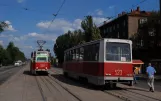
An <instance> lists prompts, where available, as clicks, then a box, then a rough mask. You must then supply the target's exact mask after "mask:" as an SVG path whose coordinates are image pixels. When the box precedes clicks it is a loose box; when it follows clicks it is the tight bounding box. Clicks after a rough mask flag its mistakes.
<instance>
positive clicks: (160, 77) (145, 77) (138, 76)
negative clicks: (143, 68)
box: [136, 74, 161, 80]
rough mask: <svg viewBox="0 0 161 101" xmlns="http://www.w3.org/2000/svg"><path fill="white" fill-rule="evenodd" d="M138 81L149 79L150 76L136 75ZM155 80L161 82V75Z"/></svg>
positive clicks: (156, 76)
mask: <svg viewBox="0 0 161 101" xmlns="http://www.w3.org/2000/svg"><path fill="white" fill-rule="evenodd" d="M136 77H137V79H147V78H148V76H147V75H146V74H138V75H136ZM154 78H155V80H161V75H155V76H154Z"/></svg>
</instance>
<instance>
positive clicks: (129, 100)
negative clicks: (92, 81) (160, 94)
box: [104, 88, 161, 101]
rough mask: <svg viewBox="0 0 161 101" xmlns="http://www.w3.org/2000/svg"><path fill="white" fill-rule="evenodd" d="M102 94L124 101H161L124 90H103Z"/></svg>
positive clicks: (160, 100)
mask: <svg viewBox="0 0 161 101" xmlns="http://www.w3.org/2000/svg"><path fill="white" fill-rule="evenodd" d="M104 92H105V93H107V94H110V95H112V96H115V97H118V98H120V99H122V100H124V101H161V99H157V98H154V97H150V96H147V95H144V94H141V93H136V92H133V91H130V90H127V89H124V88H122V89H120V90H104Z"/></svg>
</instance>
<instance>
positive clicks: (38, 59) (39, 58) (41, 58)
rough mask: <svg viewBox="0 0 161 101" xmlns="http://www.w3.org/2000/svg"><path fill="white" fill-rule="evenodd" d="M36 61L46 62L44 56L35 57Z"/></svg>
mask: <svg viewBox="0 0 161 101" xmlns="http://www.w3.org/2000/svg"><path fill="white" fill-rule="evenodd" d="M37 62H47V58H46V57H37Z"/></svg>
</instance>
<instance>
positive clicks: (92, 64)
mask: <svg viewBox="0 0 161 101" xmlns="http://www.w3.org/2000/svg"><path fill="white" fill-rule="evenodd" d="M64 54H65V55H64V63H63V72H64V75H65V76H69V77H73V78H76V79H85V80H87V81H88V82H89V83H92V84H95V85H106V84H110V85H112V87H116V84H117V83H118V82H127V83H129V85H130V86H132V85H133V66H132V41H131V40H123V39H107V38H104V39H100V40H97V41H92V42H87V43H85V44H82V45H78V46H75V47H73V48H70V49H67V50H66V51H65V52H64Z"/></svg>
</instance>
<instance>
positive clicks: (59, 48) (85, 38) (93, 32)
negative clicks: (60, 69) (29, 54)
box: [53, 16, 101, 64]
mask: <svg viewBox="0 0 161 101" xmlns="http://www.w3.org/2000/svg"><path fill="white" fill-rule="evenodd" d="M81 26H82V29H83V30H84V32H83V31H81V30H80V29H79V30H75V31H73V32H71V31H68V32H67V33H65V34H63V35H60V36H59V37H58V38H57V39H56V42H55V44H54V47H53V51H54V53H55V55H56V57H57V58H58V62H59V64H61V63H63V61H64V51H65V50H66V49H68V48H71V47H73V46H76V45H78V44H82V43H85V42H89V41H92V40H97V39H100V38H101V35H100V31H99V29H98V28H97V26H96V25H95V24H94V23H93V19H92V16H86V18H85V19H84V20H83V21H82V23H81Z"/></svg>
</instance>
